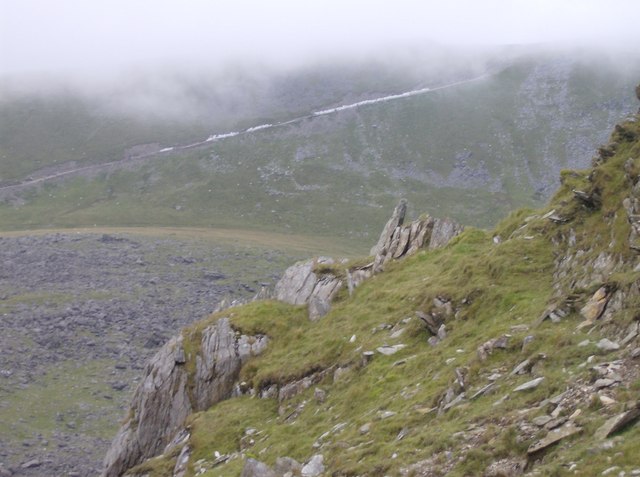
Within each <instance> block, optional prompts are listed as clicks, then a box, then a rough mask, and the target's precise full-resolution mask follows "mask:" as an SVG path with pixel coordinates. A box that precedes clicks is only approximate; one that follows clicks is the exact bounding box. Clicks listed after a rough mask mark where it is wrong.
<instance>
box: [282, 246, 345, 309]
mask: <svg viewBox="0 0 640 477" xmlns="http://www.w3.org/2000/svg"><path fill="white" fill-rule="evenodd" d="M333 264H334V260H333V259H331V258H327V257H319V258H316V259H312V260H306V261H304V262H298V263H296V264H295V265H293V266H291V267H289V268H288V269H287V270H286V271H285V272H284V275H283V276H282V278H281V279H280V280H279V281H278V283H277V284H276V288H275V297H276V299H277V300H280V301H283V302H285V303H290V304H291V305H304V304H308V305H309V319H311V320H317V319H318V318H321V317H322V316H324V315H326V314H327V313H328V312H329V309H330V308H331V300H332V299H333V297H334V296H335V294H336V293H337V292H338V291H339V290H340V288H342V284H343V281H342V280H341V279H339V278H338V277H336V276H335V275H333V274H330V273H317V272H316V270H317V267H319V266H322V265H333Z"/></svg>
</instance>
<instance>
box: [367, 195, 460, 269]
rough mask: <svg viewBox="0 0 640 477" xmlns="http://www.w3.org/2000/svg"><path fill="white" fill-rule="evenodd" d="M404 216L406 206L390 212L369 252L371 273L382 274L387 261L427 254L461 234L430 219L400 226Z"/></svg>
mask: <svg viewBox="0 0 640 477" xmlns="http://www.w3.org/2000/svg"><path fill="white" fill-rule="evenodd" d="M405 213H406V203H405V202H404V201H402V202H400V204H399V205H398V206H397V207H396V208H395V210H394V211H393V215H392V216H391V219H390V220H389V222H387V225H386V226H385V228H384V230H383V231H382V234H381V235H380V239H379V240H378V244H377V245H376V246H375V247H373V248H372V249H371V252H372V255H375V260H374V265H373V270H374V272H379V271H381V270H383V267H384V264H385V263H387V262H389V261H390V260H397V259H399V258H402V257H405V256H408V255H412V254H414V253H416V252H417V251H418V250H419V249H421V248H423V247H427V248H429V249H430V250H433V249H435V248H440V247H444V246H445V245H446V244H447V243H449V241H450V240H451V239H452V238H453V237H455V236H456V235H458V234H460V233H461V232H462V231H463V230H464V227H463V226H462V225H460V224H457V223H456V222H454V221H452V220H450V219H437V218H434V217H430V216H427V217H426V218H421V219H418V220H414V221H413V222H411V223H410V224H408V225H406V226H403V225H402V224H403V222H404V214H405Z"/></svg>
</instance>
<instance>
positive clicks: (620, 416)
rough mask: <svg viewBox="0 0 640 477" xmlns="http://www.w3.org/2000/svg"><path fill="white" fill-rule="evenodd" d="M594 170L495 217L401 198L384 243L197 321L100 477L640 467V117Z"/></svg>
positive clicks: (145, 386)
mask: <svg viewBox="0 0 640 477" xmlns="http://www.w3.org/2000/svg"><path fill="white" fill-rule="evenodd" d="M636 92H637V93H638V99H640V89H637V90H636ZM636 106H637V103H636ZM592 166H593V167H591V168H589V169H584V170H564V171H563V172H562V174H561V186H560V188H559V190H558V191H557V192H556V193H555V195H554V196H553V198H552V199H551V201H550V203H549V205H548V206H546V207H545V208H543V209H541V210H537V211H533V210H520V211H518V212H515V213H512V214H511V215H510V216H509V217H508V218H506V219H504V220H503V221H502V222H500V223H499V224H498V225H497V227H496V228H495V229H494V230H493V231H491V232H488V231H483V230H479V229H474V228H466V229H465V230H464V231H462V230H461V228H459V227H457V226H456V225H455V224H454V223H453V222H450V221H440V220H435V219H432V218H430V217H426V216H425V217H422V218H420V219H418V220H416V221H414V222H412V223H411V224H409V225H405V224H404V223H403V219H404V214H405V210H406V206H405V205H404V204H401V205H400V206H398V208H397V209H396V211H395V212H394V216H393V217H392V219H391V220H390V221H389V223H388V224H387V227H385V229H384V231H383V233H382V236H381V238H380V240H379V242H378V244H377V245H376V246H375V247H374V249H373V250H372V254H374V255H375V257H369V259H363V260H357V261H346V262H345V261H334V260H329V259H325V258H323V259H317V260H315V261H312V262H308V263H306V264H304V263H303V264H297V265H296V266H295V267H293V268H292V269H289V271H288V272H287V273H285V276H284V278H283V280H282V281H281V282H280V284H279V285H278V286H277V287H276V291H277V298H278V299H279V300H280V301H278V300H267V301H256V302H253V303H250V304H248V305H245V306H241V307H234V308H229V309H226V310H223V311H221V312H220V313H217V314H214V315H212V316H210V317H209V318H207V319H206V320H204V321H202V322H200V323H198V324H197V325H194V326H192V327H188V328H185V329H184V330H183V331H182V332H181V333H180V334H179V335H178V336H176V337H174V338H173V339H172V340H171V341H169V342H168V343H167V344H166V345H165V346H164V347H163V348H162V350H161V351H160V352H159V353H158V354H157V355H156V356H155V357H154V359H153V360H152V361H151V362H150V363H149V364H148V365H147V368H146V376H145V377H144V379H143V381H142V383H141V385H140V386H139V387H138V389H137V390H136V393H135V395H134V399H133V402H132V406H131V408H130V411H129V413H128V415H127V417H126V418H125V421H124V423H123V426H122V428H121V430H120V432H119V434H118V436H117V437H116V439H115V440H114V442H113V445H112V448H111V450H110V452H109V454H108V455H107V458H106V461H105V465H106V468H105V474H104V475H105V476H108V477H111V476H115V475H121V474H122V472H125V471H126V472H125V475H129V476H143V475H144V476H149V477H152V476H191V475H203V476H218V475H219V476H229V475H242V476H244V477H251V476H254V477H257V476H261V477H271V476H285V475H286V476H294V475H302V476H305V477H310V476H320V475H323V476H328V475H332V476H365V475H366V476H387V475H402V476H438V475H453V476H455V475H460V476H462V475H465V476H466V475H485V476H494V477H496V476H517V475H523V474H525V475H565V474H571V475H636V474H637V473H640V457H639V456H638V453H637V448H638V443H639V442H640V426H638V425H637V420H638V418H639V417H640V402H639V401H638V390H639V389H640V338H639V335H640V325H639V321H638V320H639V315H638V311H637V310H638V305H639V304H640V287H639V285H640V281H639V280H640V269H639V267H638V265H637V264H638V256H637V253H638V251H639V250H640V116H639V115H634V116H633V117H631V118H629V119H627V120H625V121H623V122H621V123H619V124H617V125H616V126H615V128H614V132H613V134H612V135H611V137H610V140H609V142H608V143H607V144H605V145H604V146H602V147H600V148H599V149H598V155H597V157H596V158H595V159H594V160H593V164H592ZM372 242H373V241H372ZM447 242H448V243H447ZM282 300H284V301H287V302H289V303H294V304H288V303H284V302H283V301H282ZM298 303H305V304H298ZM310 318H311V319H310ZM151 456H155V457H151ZM127 469H128V470H127Z"/></svg>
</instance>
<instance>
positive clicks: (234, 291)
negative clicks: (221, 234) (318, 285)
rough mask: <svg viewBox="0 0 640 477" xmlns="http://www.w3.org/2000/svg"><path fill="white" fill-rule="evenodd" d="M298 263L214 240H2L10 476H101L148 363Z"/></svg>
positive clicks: (0, 430)
mask: <svg viewBox="0 0 640 477" xmlns="http://www.w3.org/2000/svg"><path fill="white" fill-rule="evenodd" d="M293 260H295V257H292V256H288V255H286V254H285V253H283V252H278V251H271V250H266V249H260V248H246V247H241V246H232V245H221V244H214V243H212V242H211V241H207V240H204V239H203V240H197V239H184V240H182V239H178V238H174V237H164V236H163V237H149V236H142V235H126V234H116V235H113V234H73V233H69V234H49V235H31V236H20V237H0V350H1V352H0V475H1V476H3V477H4V476H5V475H16V476H23V475H24V476H36V475H38V476H42V475H60V476H77V477H80V476H90V475H91V476H93V475H96V474H97V473H98V471H99V469H100V468H101V463H102V459H103V457H104V454H105V453H106V450H107V449H108V447H109V444H110V441H111V439H112V438H113V436H114V435H115V431H116V430H117V428H118V426H119V424H120V422H121V421H122V419H123V418H124V417H125V416H124V412H125V409H126V406H127V404H128V402H129V399H130V396H131V394H132V392H133V389H134V388H135V384H136V383H137V382H138V380H139V379H140V376H141V375H142V370H143V368H144V365H145V363H146V361H147V360H148V359H149V358H150V357H151V356H152V355H153V354H154V353H155V352H156V351H157V349H158V348H159V347H160V346H161V345H162V344H163V343H164V342H165V341H167V340H168V339H169V338H170V337H171V336H172V335H173V334H175V333H176V332H177V331H178V330H179V329H180V328H181V327H183V326H185V325H187V324H189V323H192V322H194V321H197V320H198V319H201V318H203V317H204V316H206V315H208V314H209V313H211V312H212V311H213V309H214V308H215V306H216V305H217V303H218V302H219V301H220V300H221V299H223V298H231V299H236V298H247V297H249V296H251V295H253V294H255V293H256V292H258V291H259V290H260V288H261V286H262V285H273V283H274V282H275V281H276V280H277V278H278V277H279V275H280V274H281V272H282V270H283V269H284V267H286V266H287V265H288V264H290V263H291V262H292V261H293Z"/></svg>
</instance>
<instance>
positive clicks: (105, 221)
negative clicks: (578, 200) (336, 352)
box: [0, 58, 631, 242]
mask: <svg viewBox="0 0 640 477" xmlns="http://www.w3.org/2000/svg"><path fill="white" fill-rule="evenodd" d="M567 65H568V64H567V63H566V62H563V61H559V62H558V64H556V62H555V59H554V58H551V59H549V58H542V59H540V58H533V59H528V60H522V61H520V62H519V63H517V64H516V65H515V66H512V67H510V68H508V69H506V70H504V71H503V72H501V73H500V74H498V75H497V76H495V77H493V78H491V79H487V80H483V81H480V82H477V83H470V84H466V85H461V86H459V87H456V88H452V89H449V90H442V91H437V92H433V93H431V94H428V95H424V96H418V97H412V98H409V99H404V100H398V101H394V102H389V103H383V104H377V105H370V106H367V107H364V108H360V109H359V110H357V111H348V112H344V113H342V114H340V115H336V116H331V117H320V118H315V119H312V120H307V121H304V122H302V123H300V124H297V125H293V126H290V127H287V128H283V129H277V130H274V131H258V132H256V133H254V134H250V135H246V136H242V137H236V138H231V139H227V140H225V141H221V142H219V143H217V144H215V145H212V146H211V147H209V148H204V149H199V150H192V151H188V152H184V153H181V154H176V155H173V156H169V157H163V158H159V159H158V160H156V161H154V162H151V163H147V164H145V165H142V166H135V167H134V166H131V167H130V168H128V169H127V170H123V171H119V172H111V173H107V172H103V173H100V174H98V175H97V176H96V177H92V178H76V179H70V180H67V181H64V182H61V183H58V184H47V185H45V186H44V187H42V188H41V189H40V190H38V191H32V192H31V193H29V194H27V195H26V196H24V197H23V199H24V200H25V202H24V203H22V202H20V201H18V202H15V203H12V204H10V203H2V204H0V228H3V229H24V228H42V227H81V226H87V225H89V226H91V225H93V224H97V225H99V226H196V227H222V228H246V227H252V228H255V229H259V230H268V231H285V232H292V233H302V234H314V235H327V234H328V233H329V232H328V231H331V234H332V235H338V236H340V237H343V238H347V239H353V240H361V239H364V241H365V242H371V241H372V240H373V235H374V234H375V233H376V232H377V225H374V224H379V223H382V222H383V221H384V220H385V218H386V217H385V215H386V211H387V210H388V209H389V208H390V207H391V206H392V205H393V204H394V203H395V202H396V201H397V199H398V197H400V196H405V197H407V198H408V199H409V200H410V203H412V204H414V206H415V208H416V209H417V210H419V211H422V210H429V211H431V212H432V213H434V214H436V215H440V216H445V215H449V216H452V217H454V218H457V219H458V220H460V221H462V222H463V223H466V224H471V225H477V226H487V225H490V224H495V223H496V222H497V221H498V220H499V219H500V217H502V216H504V215H505V214H506V213H508V212H509V211H510V210H513V209H515V208H517V207H520V206H523V205H524V206H526V205H532V204H536V203H537V201H539V197H540V196H546V195H548V193H549V191H548V190H546V189H544V187H549V186H550V184H553V181H555V179H556V177H557V171H558V170H559V168H561V167H566V166H571V167H573V166H575V164H574V163H573V161H574V160H575V156H576V154H577V153H579V152H582V154H581V156H580V157H581V160H584V159H585V158H586V157H588V154H589V151H591V150H592V148H593V147H594V146H595V145H596V144H597V143H598V142H601V141H603V140H604V137H598V135H599V134H600V135H601V134H602V131H605V130H607V129H608V128H610V127H611V124H609V121H611V118H610V116H611V115H612V114H615V116H616V117H618V116H619V114H620V109H621V108H623V105H622V104H618V102H620V101H622V99H621V98H622V97H623V95H621V94H620V91H630V90H631V88H630V87H629V86H628V85H627V84H626V83H627V82H628V81H629V80H628V76H625V75H620V74H618V73H613V72H612V70H609V69H607V68H604V67H601V65H602V64H601V63H596V64H595V65H594V64H588V63H585V62H577V63H573V64H571V63H569V66H567ZM625 94H626V93H625ZM611 98H618V99H616V100H613V101H612V100H611ZM625 101H626V100H625ZM625 101H622V103H624V102H625ZM558 104H561V105H563V109H562V111H563V112H562V113H558V112H557V111H558V108H557V105H558ZM559 124H563V125H566V127H559V126H558V125H559ZM569 137H571V138H572V139H571V141H568V138H569ZM594 138H596V139H595V140H594ZM585 151H586V152H585ZM540 188H543V189H540Z"/></svg>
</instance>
